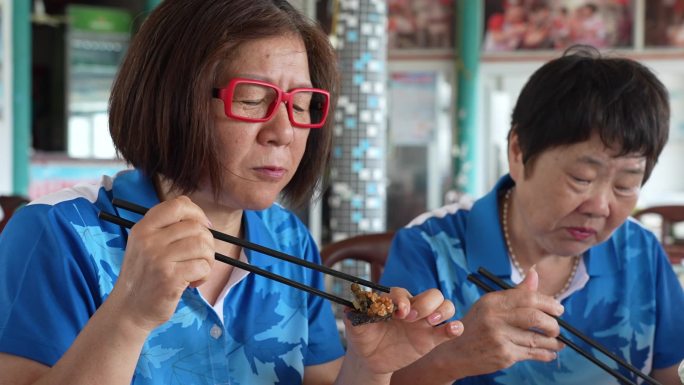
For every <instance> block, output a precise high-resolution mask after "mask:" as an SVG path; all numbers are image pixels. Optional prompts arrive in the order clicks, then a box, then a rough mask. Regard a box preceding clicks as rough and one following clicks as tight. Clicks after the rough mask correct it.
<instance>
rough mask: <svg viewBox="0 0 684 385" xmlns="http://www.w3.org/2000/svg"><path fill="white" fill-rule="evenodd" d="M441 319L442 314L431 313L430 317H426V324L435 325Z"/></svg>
mask: <svg viewBox="0 0 684 385" xmlns="http://www.w3.org/2000/svg"><path fill="white" fill-rule="evenodd" d="M441 319H442V314H440V313H432V314H430V316H429V317H428V322H429V323H430V325H434V324H436V323H439V320H441Z"/></svg>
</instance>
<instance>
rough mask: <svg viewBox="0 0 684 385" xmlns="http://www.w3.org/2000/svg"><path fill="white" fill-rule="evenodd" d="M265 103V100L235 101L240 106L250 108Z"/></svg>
mask: <svg viewBox="0 0 684 385" xmlns="http://www.w3.org/2000/svg"><path fill="white" fill-rule="evenodd" d="M263 102H264V99H254V100H248V99H243V100H233V103H238V104H242V105H245V106H249V107H255V106H258V105H259V104H262V103H263Z"/></svg>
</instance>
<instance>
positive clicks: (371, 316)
mask: <svg viewBox="0 0 684 385" xmlns="http://www.w3.org/2000/svg"><path fill="white" fill-rule="evenodd" d="M351 291H352V294H353V298H352V303H353V304H354V309H353V310H352V311H350V312H347V318H349V320H350V321H351V324H352V325H353V326H357V325H361V324H367V323H371V322H379V321H385V320H388V319H390V318H392V313H393V312H394V303H392V300H391V299H390V298H389V297H381V296H379V295H378V294H377V293H374V292H372V291H370V290H364V289H362V288H361V286H359V285H358V284H356V283H352V285H351Z"/></svg>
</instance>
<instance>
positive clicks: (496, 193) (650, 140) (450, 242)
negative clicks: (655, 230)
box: [381, 47, 684, 385]
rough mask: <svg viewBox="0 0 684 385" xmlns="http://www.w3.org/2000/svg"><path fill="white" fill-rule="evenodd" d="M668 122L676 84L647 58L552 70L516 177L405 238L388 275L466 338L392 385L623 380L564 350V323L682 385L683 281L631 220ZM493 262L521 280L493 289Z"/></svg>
mask: <svg viewBox="0 0 684 385" xmlns="http://www.w3.org/2000/svg"><path fill="white" fill-rule="evenodd" d="M669 117H670V108H669V104H668V95H667V91H666V89H665V87H664V86H663V84H662V83H661V82H660V81H659V80H658V79H657V78H656V76H655V75H654V74H653V73H652V72H651V71H650V70H648V69H647V68H646V67H644V66H643V65H641V64H639V63H637V62H636V61H633V60H629V59H623V58H612V57H602V56H601V55H599V53H598V51H596V50H594V49H591V48H589V47H574V48H572V49H570V50H568V51H567V52H566V53H565V55H563V56H562V57H560V58H557V59H555V60H552V61H550V62H548V63H546V64H545V65H543V66H542V67H541V68H540V69H538V70H537V71H536V72H535V73H534V74H533V75H532V76H531V77H530V79H529V81H528V82H527V84H526V85H525V86H524V87H523V89H522V92H521V93H520V96H519V97H518V102H517V104H516V106H515V108H514V110H513V118H512V123H511V130H510V133H509V138H508V139H509V140H508V162H509V170H510V173H509V174H508V175H505V176H504V177H502V178H501V179H500V180H499V182H498V183H497V184H496V186H495V187H494V188H493V189H492V191H491V192H489V193H488V194H487V195H485V196H484V197H482V198H481V199H479V200H477V201H476V202H475V203H474V205H473V207H472V209H470V210H458V211H455V212H454V210H451V211H450V210H449V209H448V208H447V209H441V210H440V211H441V212H442V213H444V212H450V214H447V215H442V216H439V217H438V216H435V215H433V216H432V217H429V218H428V219H425V220H423V221H422V222H421V223H418V224H415V225H413V226H410V227H408V228H406V229H402V230H400V231H399V232H398V233H397V235H396V237H395V240H394V243H393V245H392V248H391V250H390V256H389V258H388V261H387V264H386V266H385V271H384V275H383V277H382V279H381V281H382V282H384V283H385V284H392V285H401V286H404V287H406V288H407V289H409V290H410V291H414V292H419V291H422V290H426V289H429V288H437V289H440V290H441V291H442V292H443V293H444V295H445V297H447V298H449V299H451V300H452V301H453V302H454V303H455V304H456V309H457V313H456V317H458V318H460V319H461V320H462V321H463V324H464V326H465V331H464V333H463V335H462V336H461V337H460V338H458V339H456V340H453V341H449V342H446V343H444V344H442V345H440V346H438V347H437V348H435V349H434V350H433V351H432V352H430V353H429V354H427V355H426V356H425V357H424V358H423V359H421V360H419V361H417V362H416V363H415V364H413V365H411V366H409V367H407V368H406V369H404V370H401V371H399V372H397V373H395V375H394V376H393V377H392V383H396V384H413V383H414V382H413V378H415V376H416V375H418V373H420V375H421V376H422V381H421V382H422V383H423V384H445V383H452V382H454V381H456V383H458V384H523V383H525V384H578V385H580V384H614V383H617V382H616V380H615V379H614V378H613V377H612V376H611V375H610V374H609V373H608V372H606V371H604V370H603V369H602V368H600V367H599V366H597V365H595V364H594V363H592V362H591V361H589V360H587V359H586V358H585V357H582V356H581V355H580V354H579V353H578V352H576V351H574V350H571V349H563V350H561V348H562V347H563V344H561V343H560V342H559V341H558V340H557V339H556V337H557V336H558V335H559V332H560V330H559V325H558V322H557V321H556V319H554V318H553V316H557V317H561V318H562V319H563V320H564V321H566V322H567V323H568V324H570V325H572V326H574V327H575V328H576V329H578V330H579V331H581V332H582V333H583V334H585V335H587V336H588V337H589V338H591V339H593V340H595V341H598V342H599V343H600V344H601V345H603V346H605V347H607V348H608V350H610V351H611V352H612V353H614V354H615V355H617V356H619V357H621V358H622V359H623V360H624V361H626V362H629V363H631V364H632V365H633V366H634V367H636V368H638V369H639V370H641V371H642V372H643V373H646V374H650V375H651V376H652V377H653V378H655V379H656V380H658V381H659V382H661V383H663V384H669V385H674V384H678V383H679V380H678V378H677V364H678V363H679V362H680V361H681V360H682V359H684V349H683V348H682V347H684V328H683V326H682V320H683V319H684V293H683V292H682V286H681V285H680V283H679V281H678V280H677V277H676V276H675V274H674V272H673V270H672V266H671V265H670V263H669V261H668V258H667V256H666V255H665V253H664V251H663V249H662V247H661V246H660V244H659V243H658V240H657V239H656V238H655V236H654V235H653V234H652V233H651V232H649V231H648V230H646V229H644V228H643V227H642V226H641V225H639V224H638V223H637V222H636V221H634V220H630V219H629V215H630V213H632V211H633V210H634V207H635V206H636V203H637V199H638V197H639V193H640V190H641V186H642V185H643V184H644V183H645V182H646V180H647V179H648V177H649V175H650V174H651V171H652V169H653V166H654V165H655V163H656V161H657V160H658V156H659V155H660V152H661V151H662V149H663V147H664V146H665V143H666V142H667V137H668V130H669ZM480 267H484V268H486V269H487V270H489V271H490V272H492V273H493V274H495V275H497V276H498V277H499V278H501V279H503V280H507V281H509V282H511V283H514V284H517V285H518V286H517V287H516V288H515V289H512V290H506V291H498V292H494V293H490V294H483V293H482V292H481V291H480V289H478V287H477V286H475V284H473V283H471V282H470V281H469V280H468V276H469V275H470V274H476V275H477V274H478V270H479V268H480ZM487 282H488V281H487ZM566 337H568V338H569V339H570V340H571V341H573V342H574V343H575V344H577V345H578V346H579V347H580V348H581V349H583V350H584V351H586V352H588V353H589V354H592V355H595V356H596V355H597V354H596V353H597V350H595V349H593V348H592V347H591V346H589V345H587V344H586V343H585V342H583V341H581V340H579V339H578V338H576V337H574V336H572V335H569V334H566ZM597 358H598V359H600V360H603V359H604V358H605V356H603V355H601V354H599V355H598V356H597ZM607 364H608V365H609V366H610V367H611V368H615V369H616V370H619V371H620V373H622V374H623V375H625V376H627V378H631V379H632V380H633V381H634V382H635V383H636V375H635V374H633V373H629V372H627V371H626V370H625V369H624V368H618V367H617V364H615V363H613V362H612V361H608V362H607Z"/></svg>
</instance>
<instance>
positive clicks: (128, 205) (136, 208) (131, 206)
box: [112, 198, 390, 293]
mask: <svg viewBox="0 0 684 385" xmlns="http://www.w3.org/2000/svg"><path fill="white" fill-rule="evenodd" d="M112 204H113V205H114V206H116V207H120V208H122V209H125V210H128V211H131V212H134V213H137V214H140V215H145V213H147V210H148V208H146V207H143V206H140V205H137V204H135V203H132V202H128V201H126V200H123V199H118V198H114V199H113V200H112ZM209 231H211V233H212V234H213V235H214V238H216V239H220V240H222V241H224V242H228V243H232V244H234V245H238V246H242V247H244V248H246V249H250V250H254V251H258V252H260V253H263V254H266V255H270V256H272V257H275V258H278V259H282V260H284V261H288V262H291V263H294V264H296V265H300V266H304V267H308V268H309V269H313V270H317V271H320V272H321V273H325V274H328V275H332V276H333V277H337V278H340V279H344V280H345V281H349V282H354V283H358V284H359V285H362V286H366V287H369V288H371V289H375V290H378V291H382V292H385V293H389V292H390V288H389V287H387V286H383V285H380V284H378V283H375V282H372V281H368V280H365V279H363V278H359V277H355V276H353V275H350V274H347V273H343V272H341V271H337V270H334V269H331V268H329V267H327V266H322V265H318V264H316V263H312V262H309V261H306V260H303V259H300V258H296V257H293V256H291V255H289V254H285V253H283V252H280V251H278V250H273V249H270V248H268V247H264V246H261V245H258V244H256V243H252V242H249V241H246V240H244V239H240V238H237V237H234V236H232V235H228V234H225V233H222V232H220V231H216V230H212V229H209Z"/></svg>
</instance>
